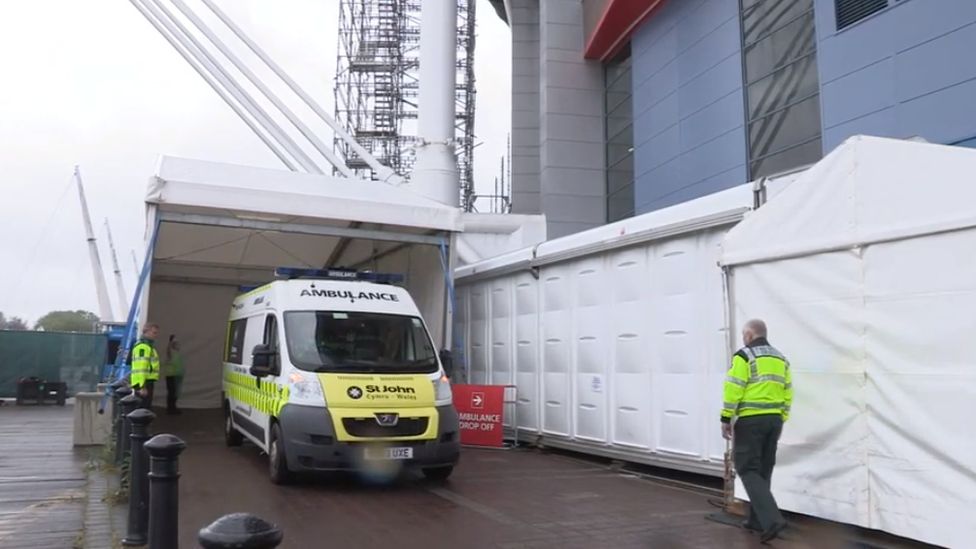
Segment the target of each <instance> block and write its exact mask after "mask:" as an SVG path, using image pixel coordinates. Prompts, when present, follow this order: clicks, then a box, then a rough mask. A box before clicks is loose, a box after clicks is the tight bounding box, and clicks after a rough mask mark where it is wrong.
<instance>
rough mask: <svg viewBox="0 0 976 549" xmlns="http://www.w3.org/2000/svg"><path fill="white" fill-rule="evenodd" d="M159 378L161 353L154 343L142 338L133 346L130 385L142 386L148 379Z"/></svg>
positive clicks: (154, 379)
mask: <svg viewBox="0 0 976 549" xmlns="http://www.w3.org/2000/svg"><path fill="white" fill-rule="evenodd" d="M158 379H159V354H157V353H156V349H154V348H153V346H152V343H150V342H149V341H147V340H144V339H143V340H140V341H139V343H136V346H135V347H133V348H132V372H131V373H130V374H129V385H132V386H133V387H142V386H143V385H145V384H146V382H147V381H156V380H158Z"/></svg>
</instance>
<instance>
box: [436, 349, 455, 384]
mask: <svg viewBox="0 0 976 549" xmlns="http://www.w3.org/2000/svg"><path fill="white" fill-rule="evenodd" d="M438 358H439V359H440V361H441V366H442V367H443V368H444V373H445V374H446V375H447V377H448V378H453V377H454V355H453V354H451V351H450V350H449V349H441V352H440V353H439V354H438Z"/></svg>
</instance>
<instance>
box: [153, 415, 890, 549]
mask: <svg viewBox="0 0 976 549" xmlns="http://www.w3.org/2000/svg"><path fill="white" fill-rule="evenodd" d="M153 431H154V432H156V433H159V432H164V431H166V432H173V433H175V434H177V435H179V436H181V437H182V438H183V439H184V440H185V441H186V442H187V444H188V448H187V450H186V452H185V453H184V455H183V459H182V462H181V469H182V474H183V476H182V479H181V481H180V498H181V505H180V513H181V515H180V538H181V540H182V543H181V547H195V545H194V544H195V539H196V533H197V531H198V530H199V529H200V528H201V527H203V526H205V525H206V524H208V523H210V522H211V521H213V520H215V519H216V518H218V517H220V516H221V515H223V514H226V513H232V512H250V513H254V514H257V515H258V516H261V517H262V518H265V519H267V520H270V521H272V522H275V523H277V524H278V525H279V526H281V527H282V529H283V530H284V532H285V542H284V544H283V547H289V548H305V547H317V548H328V547H357V548H373V547H376V548H392V547H396V548H398V549H409V548H415V547H416V548H423V549H432V548H441V547H443V548H455V547H457V548H462V547H463V548H475V547H494V548H528V547H533V548H536V547H558V548H560V549H570V548H577V547H578V548H595V547H613V548H621V549H623V548H629V547H634V548H636V547H641V548H648V547H650V548H661V549H668V548H710V547H716V548H727V549H734V548H746V547H761V545H760V544H759V543H758V540H757V539H756V537H755V536H753V535H750V534H749V533H747V532H745V531H744V530H740V529H737V528H732V527H729V526H724V525H720V524H716V523H714V522H709V521H706V520H705V515H706V514H709V513H711V512H713V511H715V509H714V507H712V506H711V505H709V502H708V500H709V499H712V498H714V496H713V495H711V494H708V493H704V492H701V491H696V490H691V489H683V488H677V487H669V486H663V485H661V484H659V483H655V482H649V481H647V480H643V479H641V478H639V477H636V476H634V475H627V474H620V473H617V472H614V471H612V470H610V469H609V468H608V467H607V466H606V465H604V464H600V463H593V462H587V461H582V460H579V459H575V458H572V457H568V456H565V455H556V454H544V453H541V452H539V451H534V450H512V451H504V450H465V451H464V454H463V457H462V464H461V466H460V467H459V468H458V469H457V470H456V471H455V474H454V476H452V477H451V480H450V481H449V482H448V483H446V484H442V485H438V484H434V483H429V482H427V481H424V480H421V479H419V478H407V479H403V480H401V481H400V482H397V483H396V484H394V485H392V486H370V485H368V484H366V483H364V482H362V481H360V480H357V479H355V478H349V477H341V476H340V477H327V478H322V479H318V480H315V481H312V482H307V483H304V484H300V485H297V486H289V487H278V486H274V485H272V484H271V483H270V481H269V480H268V478H267V466H266V463H267V462H266V458H265V457H264V456H261V455H259V453H258V451H257V449H256V448H255V447H254V446H251V445H247V444H245V446H243V447H241V448H226V447H224V445H223V438H222V435H221V422H220V416H219V414H216V413H210V412H190V413H187V414H186V415H183V416H180V417H179V418H173V417H167V416H162V417H160V418H159V420H158V421H157V422H156V425H155V426H154V429H153ZM797 524H798V528H797V531H796V532H794V533H793V534H792V535H791V538H793V541H789V540H785V541H778V542H776V543H775V544H774V546H775V547H783V548H801V547H811V548H814V547H815V548H818V549H820V548H824V547H858V546H859V545H855V544H852V543H850V542H849V541H847V540H848V539H849V537H850V535H851V534H852V533H853V532H852V531H851V530H848V529H842V528H832V527H830V526H829V525H826V524H824V523H821V522H817V521H809V520H808V521H803V520H798V521H797ZM799 538H802V539H803V540H804V541H802V542H801V541H798V540H799ZM875 546H895V545H890V544H888V545H875ZM860 547H868V545H860Z"/></svg>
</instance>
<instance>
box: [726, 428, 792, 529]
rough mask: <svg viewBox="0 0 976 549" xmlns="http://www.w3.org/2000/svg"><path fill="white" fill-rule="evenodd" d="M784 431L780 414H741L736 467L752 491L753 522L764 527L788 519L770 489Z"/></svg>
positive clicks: (737, 432) (750, 496) (769, 526)
mask: <svg viewBox="0 0 976 549" xmlns="http://www.w3.org/2000/svg"><path fill="white" fill-rule="evenodd" d="M782 431H783V418H782V417H781V416H780V415H779V414H766V415H761V416H749V417H740V418H738V419H737V420H736V422H735V471H736V472H737V473H738V474H739V478H740V479H741V480H742V484H743V485H744V486H745V487H746V492H747V493H748V494H749V503H750V505H749V508H750V509H749V522H750V523H751V525H752V526H758V527H759V528H760V529H762V530H764V531H765V530H769V529H770V528H772V527H773V526H775V525H777V524H780V523H783V522H785V520H784V519H783V515H782V513H780V512H779V508H778V507H777V506H776V500H775V499H773V494H772V492H771V491H770V486H771V484H772V479H773V467H774V466H775V465H776V444H777V443H778V442H779V435H780V433H781V432H782Z"/></svg>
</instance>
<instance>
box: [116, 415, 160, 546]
mask: <svg viewBox="0 0 976 549" xmlns="http://www.w3.org/2000/svg"><path fill="white" fill-rule="evenodd" d="M127 417H128V418H129V421H130V422H131V423H132V435H130V438H131V439H132V443H131V452H130V455H131V456H132V460H131V464H130V465H129V475H130V476H129V478H130V479H131V480H132V482H130V486H129V524H128V530H127V531H126V534H125V539H123V540H122V545H128V546H132V545H136V546H138V545H145V544H146V539H147V537H146V532H147V530H148V527H149V456H148V454H146V449H145V448H143V446H144V445H145V444H146V440H147V439H148V438H149V424H150V423H152V420H153V419H154V418H155V417H156V414H153V413H152V412H150V411H149V410H146V409H145V408H140V409H138V410H136V411H134V412H132V413H130V414H129V415H128V416H127Z"/></svg>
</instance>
